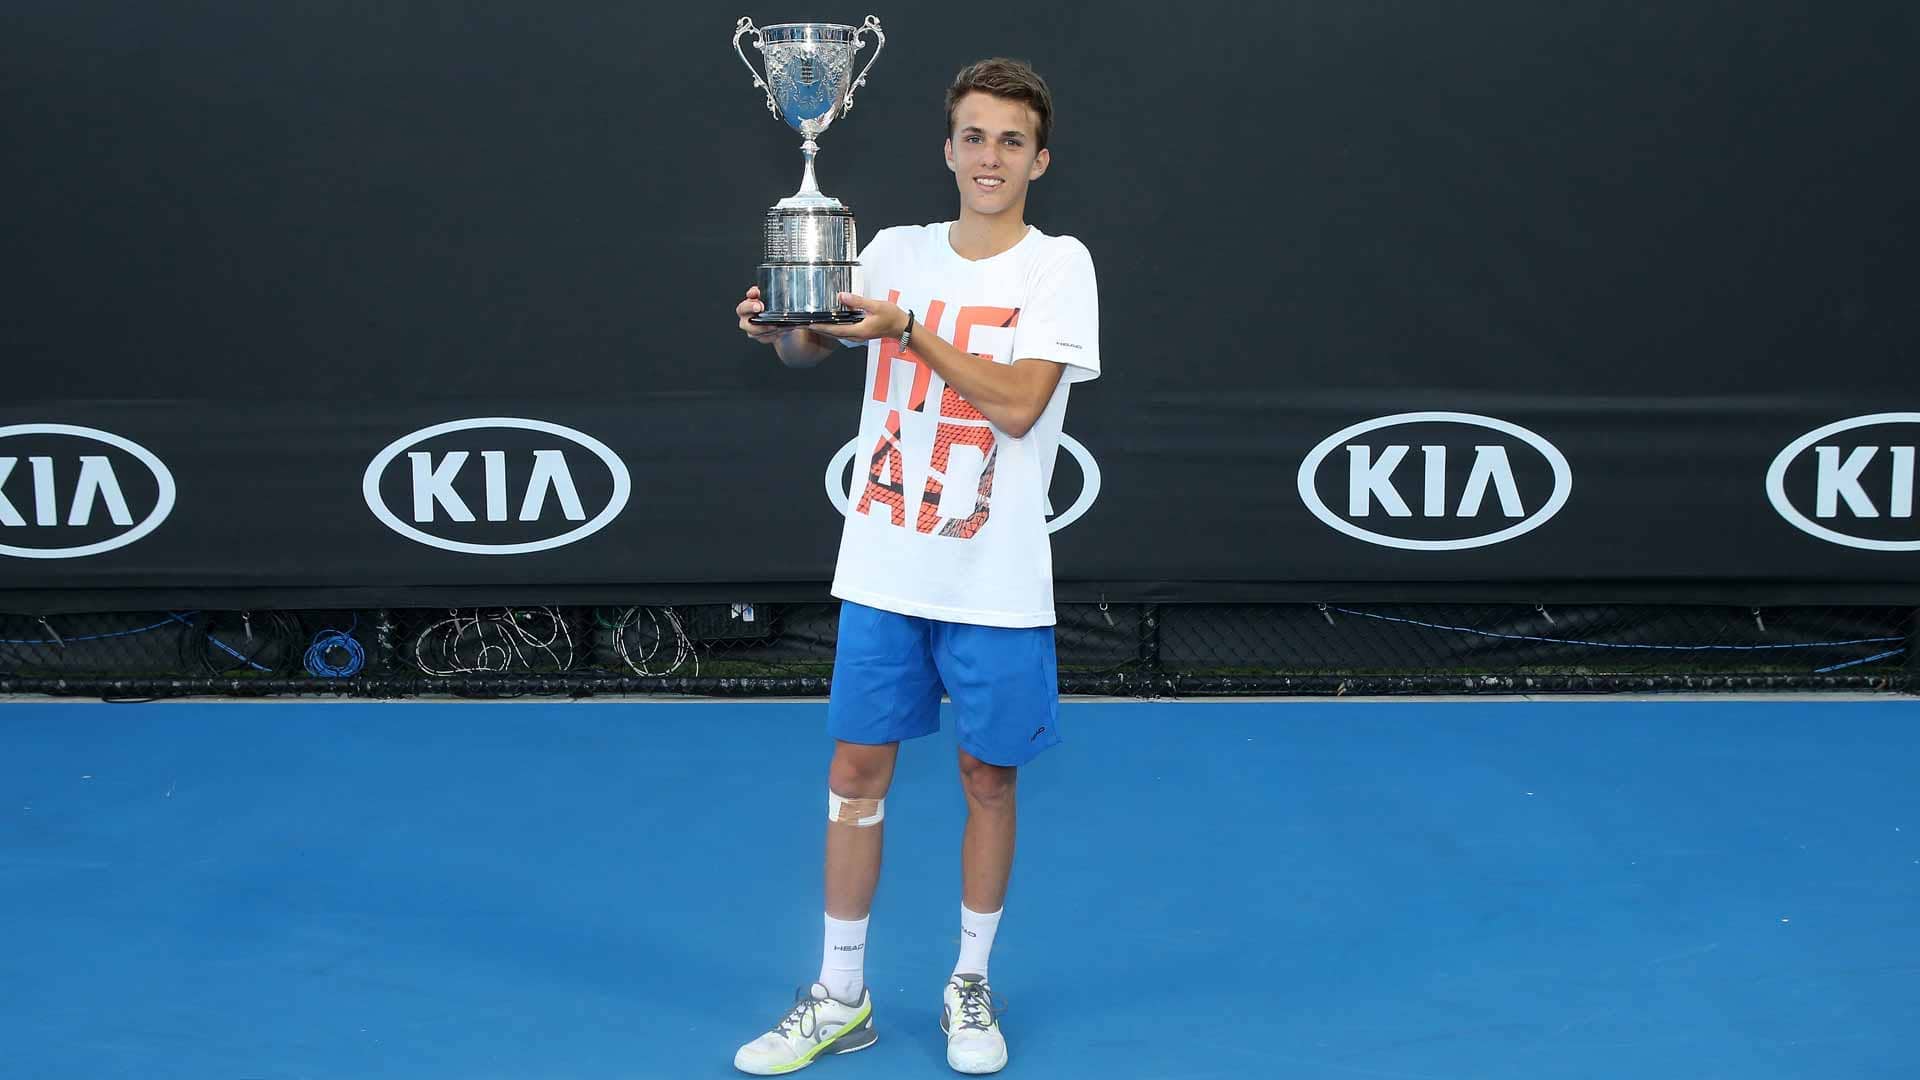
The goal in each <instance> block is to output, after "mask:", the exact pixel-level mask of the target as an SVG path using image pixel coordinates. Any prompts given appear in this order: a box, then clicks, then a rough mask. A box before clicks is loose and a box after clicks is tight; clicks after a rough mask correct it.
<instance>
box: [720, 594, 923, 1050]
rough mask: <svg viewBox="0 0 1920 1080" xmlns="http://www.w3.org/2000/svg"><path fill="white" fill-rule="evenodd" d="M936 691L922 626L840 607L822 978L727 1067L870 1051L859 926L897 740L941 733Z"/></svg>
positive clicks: (830, 717) (874, 870)
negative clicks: (868, 1048) (865, 1049)
mask: <svg viewBox="0 0 1920 1080" xmlns="http://www.w3.org/2000/svg"><path fill="white" fill-rule="evenodd" d="M941 692H942V691H941V687H940V681H939V675H938V672H937V671H936V670H935V668H934V666H933V662H932V659H931V657H930V656H929V655H928V645H927V635H926V631H925V629H924V627H922V626H921V625H919V620H911V619H907V618H905V617H904V616H898V615H893V614H891V613H888V612H881V611H875V610H874V609H872V608H866V607H862V606H861V605H858V604H847V605H844V606H843V607H842V608H841V614H840V629H839V635H838V645H837V647H836V650H835V656H834V672H833V688H832V696H831V699H830V700H829V703H828V707H827V730H828V734H830V735H832V736H833V738H834V740H835V743H834V755H833V762H832V764H831V765H830V766H829V767H828V770H827V800H826V811H827V825H826V828H827V833H826V844H825V847H826V860H825V875H824V876H825V886H826V888H825V892H826V909H827V910H826V927H825V934H824V940H823V944H822V949H821V970H820V978H819V979H818V980H817V981H815V982H814V983H813V984H812V985H811V986H805V987H802V988H801V989H800V991H799V992H798V993H797V994H796V995H795V999H794V1004H793V1007H792V1008H791V1009H789V1010H788V1011H787V1013H786V1015H785V1016H783V1017H782V1018H781V1019H780V1021H779V1022H778V1023H776V1024H775V1025H774V1027H773V1028H772V1030H770V1031H768V1032H767V1033H765V1034H763V1035H761V1036H760V1037H759V1038H756V1039H754V1040H753V1041H752V1042H750V1043H748V1044H746V1045H745V1046H742V1047H741V1048H740V1050H739V1052H738V1053H736V1054H735V1055H734V1065H735V1067H737V1068H739V1069H740V1070H741V1071H743V1072H749V1073H754V1074H757V1075H772V1074H779V1073H787V1072H792V1071H794V1070H796V1069H801V1068H805V1067H806V1066H807V1065H810V1064H812V1063H813V1061H814V1060H815V1059H816V1058H818V1057H819V1056H820V1055H822V1054H842V1053H847V1052H849V1051H852V1050H859V1049H863V1048H865V1047H867V1046H871V1045H872V1044H873V1042H874V1040H875V1038H876V1034H875V1031H874V1026H873V995H872V994H871V993H870V992H869V991H868V990H867V989H866V979H865V959H866V936H867V919H868V914H869V912H870V911H871V909H872V905H873V894H874V890H875V888H876V886H877V885H878V883H879V880H880V856H881V847H882V842H881V838H882V835H883V832H882V827H881V823H882V822H883V821H884V820H885V815H886V795H887V791H888V789H889V788H890V787H891V786H892V783H893V769H894V762H895V760H896V757H897V755H898V752H899V743H900V741H901V740H903V739H910V738H917V737H919V736H921V735H927V734H931V733H933V732H935V731H938V730H939V728H940V695H941Z"/></svg>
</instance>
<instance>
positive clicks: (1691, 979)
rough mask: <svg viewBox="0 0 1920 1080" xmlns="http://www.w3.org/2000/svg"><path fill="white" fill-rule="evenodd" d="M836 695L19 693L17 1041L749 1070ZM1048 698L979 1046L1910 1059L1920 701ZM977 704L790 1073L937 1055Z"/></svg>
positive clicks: (827, 1073) (205, 1071)
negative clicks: (813, 698) (695, 698)
mask: <svg viewBox="0 0 1920 1080" xmlns="http://www.w3.org/2000/svg"><path fill="white" fill-rule="evenodd" d="M824 717H825V705H824V703H820V702H787V703H747V702H738V703H708V702H677V703H666V702H644V701H643V702H586V703H568V702H556V701H528V702H516V703H507V704H474V703H461V702H414V703H391V704H388V703H336V702H310V703H255V704H234V703H218V702H204V703H202V702H189V703H172V704H146V705H104V704H75V703H66V702H14V703H9V704H5V705H0V732H3V733H4V735H3V737H4V741H3V742H0V746H3V747H4V754H0V822H4V824H0V940H4V942H5V946H6V947H5V948H4V949H0V965H4V967H0V1060H4V1061H5V1062H6V1064H5V1065H4V1066H0V1074H4V1075H5V1076H8V1077H19V1078H21V1080H29V1078H32V1080H39V1078H81V1080H101V1078H110V1077H139V1078H142V1080H163V1078H180V1080H189V1078H190V1080H247V1078H260V1080H293V1078H307V1077H313V1078H319V1077H328V1078H331V1077H342V1078H349V1077H350V1078H371V1077H394V1078H401V1077H404V1078H407V1080H455V1078H458V1080H487V1078H500V1080H509V1078H510V1080H534V1078H556V1080H559V1078H569V1080H571V1078H588V1077H592V1078H601V1077H605V1078H615V1077H671V1078H692V1077H715V1078H718V1077H728V1076H735V1075H738V1074H736V1073H734V1072H733V1070H732V1068H731V1064H730V1063H731V1060H732V1054H733V1050H734V1047H735V1046H737V1045H738V1044H739V1043H741V1042H743V1041H745V1040H747V1039H749V1038H751V1037H752V1036H753V1035H754V1034H755V1033H756V1032H757V1031H758V1030H760V1029H763V1028H764V1027H766V1026H767V1025H769V1024H770V1023H771V1022H772V1021H773V1020H774V1019H775V1018H776V1017H777V1016H778V1015H779V1014H780V1013H781V1012H782V1011H783V1010H784V1008H785V1007H786V1005H787V1004H788V1003H789V1002H790V1000H791V998H792V993H793V989H794V987H795V986H796V985H798V984H800V983H802V982H807V981H811V979H812V978H813V976H814V975H815V974H816V973H817V971H818V967H819V960H820V929H821V926H820V923H821V907H820V883H819V875H820V860H821V851H820V841H821V833H822V830H823V829H824V828H825V821H824V815H825V805H824V804H825V798H826V791H825V766H826V762H827V758H828V756H829V753H830V746H829V744H828V743H827V741H826V739H825V738H824V736H823V735H822V733H821V732H822V725H823V722H824ZM1062 720H1063V728H1064V733H1065V736H1066V740H1067V741H1066V742H1065V744H1064V745H1062V746H1061V747H1059V748H1058V749H1056V750H1053V751H1049V752H1048V753H1047V754H1046V755H1044V756H1043V757H1042V758H1041V759H1040V760H1039V761H1038V762H1036V763H1035V764H1034V765H1032V766H1031V767H1029V768H1028V769H1026V770H1023V773H1022V778H1021V785H1020V800H1021V834H1020V851H1019V861H1018V865H1017V867H1016V870H1015V877H1014V882H1013V889H1012V893H1011V896H1010V898H1009V901H1008V907H1007V914H1006V916H1005V919H1004V921H1003V922H1002V924H1001V928H1000V932H999V938H998V942H997V944H996V947H995V949H994V954H993V964H992V976H993V982H994V985H995V989H996V991H998V992H999V993H1000V994H1001V995H1003V996H1004V997H1006V998H1007V999H1008V1002H1009V1004H1010V1006H1011V1007H1010V1011H1009V1012H1008V1013H1007V1015H1006V1017H1005V1018H1004V1021H1003V1023H1004V1024H1005V1028H1006V1031H1007V1033H1008V1039H1009V1042H1010V1044H1011V1047H1012V1055H1013V1060H1012V1064H1011V1066H1010V1067H1009V1069H1008V1071H1007V1072H1006V1073H1004V1074H1002V1075H1006V1076H1026V1077H1035V1078H1047V1080H1092V1078H1105V1077H1192V1078H1199V1077H1208V1078H1213V1077H1220V1078H1225V1077H1260V1078H1265V1077H1289V1078H1301V1080H1312V1078H1328V1080H1349V1078H1351V1080H1360V1078H1381V1080H1495V1078H1522V1077H1524V1078H1527V1080H1546V1078H1559V1077H1595V1078H1603V1077H1604V1078H1631V1080H1655V1078H1667V1077H1672V1078H1676V1080H1679V1078H1685V1080H1705V1078H1709V1077H1726V1078H1729V1080H1735V1078H1737V1080H1770V1078H1787V1077H1794V1078H1802V1077H1804V1078H1821V1080H1828V1078H1865V1077H1888V1078H1893V1077H1902V1078H1910V1077H1913V1076H1916V1075H1920V1048H1916V1046H1915V1042H1914V1039H1913V1033H1914V1032H1915V1031H1920V785H1916V783H1915V780H1916V777H1920V701H1916V700H1915V699H1912V698H1884V697H1881V698H1871V699H1861V700H1812V699H1785V700H1769V701H1751V700H1730V699H1729V700H1681V701H1622V700H1578V701H1565V700H1560V701H1508V700H1503V701H1468V702H1459V701H1419V700H1412V701H1399V702H1336V701H1315V702H1139V703H1125V702H1085V703H1082V702H1070V703H1068V704H1066V705H1065V706H1064V707H1063V717H1062ZM952 740H953V736H952V727H951V723H949V724H948V725H947V727H946V729H945V730H944V731H943V732H942V734H941V735H940V736H936V737H932V738H929V739H925V740H921V741H920V742H918V743H912V744H909V745H908V746H907V747H906V748H905V750H904V751H903V753H902V756H901V764H900V771H899V774H898V776H897V778H896V780H895V784H894V788H893V791H892V793H891V794H890V795H889V797H888V803H887V823H886V829H887V859H886V867H885V871H884V875H883V877H882V880H881V885H880V894H879V898H878V902H877V904H876V908H875V912H874V916H873V922H872V927H871V931H870V937H869V949H870V952H869V959H868V962H867V963H868V970H867V974H868V980H869V984H870V985H871V986H873V987H874V991H875V1001H876V1014H875V1015H876V1021H877V1024H878V1030H879V1034H880V1039H879V1042H878V1043H877V1044H876V1045H875V1046H874V1047H873V1048H872V1049H869V1050H866V1051H863V1052H861V1053H858V1054H853V1055H849V1056H847V1057H844V1058H833V1059H828V1060H825V1061H823V1062H821V1063H819V1064H817V1065H815V1066H814V1067H812V1068H810V1069H808V1070H806V1071H805V1072H804V1073H803V1075H806V1076H808V1077H823V1078H845V1080H852V1078H857V1077H860V1078H882V1077H885V1078H911V1077H939V1076H952V1075H954V1074H953V1073H951V1072H950V1071H949V1070H948V1069H947V1068H946V1065H945V1061H944V1058H943V1056H942V1055H943V1048H944V1047H943V1042H942V1038H941V1035H940V1032H939V1029H938V1026H937V1015H938V1009H939V995H940V987H941V984H942V982H943V981H944V980H945V978H946V976H947V974H948V972H949V971H951V969H952V965H953V960H954V955H955V950H956V947H957V945H956V938H957V934H958V925H957V923H958V905H959V893H958V889H959V884H958V869H957V854H958V845H959V837H960V825H961V822H962V818H963V812H964V808H963V804H962V802H961V798H960V794H959V788H958V786H957V782H956V777H955V770H954V759H953V755H954V744H953V741H952ZM1903 1032H1904V1033H1905V1034H1902V1033H1903Z"/></svg>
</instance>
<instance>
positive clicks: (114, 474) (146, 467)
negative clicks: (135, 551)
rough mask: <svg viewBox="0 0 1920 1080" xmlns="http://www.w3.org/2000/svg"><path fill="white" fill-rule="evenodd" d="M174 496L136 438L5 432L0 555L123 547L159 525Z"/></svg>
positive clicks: (52, 428)
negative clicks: (135, 440) (134, 439)
mask: <svg viewBox="0 0 1920 1080" xmlns="http://www.w3.org/2000/svg"><path fill="white" fill-rule="evenodd" d="M173 497H174V489H173V473H172V472H170V471H168V469H167V466H166V465H165V463H163V462H162V461H161V460H160V459H159V458H157V457H155V456H154V455H153V453H152V452H151V451H149V450H148V449H147V448H146V447H144V446H141V445H140V444H139V443H136V442H134V441H133V440H131V439H126V438H122V437H121V436H119V435H115V434H113V433H112V432H110V431H101V430H100V429H99V428H90V427H77V426H75V425H73V424H14V425H12V426H10V427H0V555H11V556H13V557H14V558H17V559H78V558H83V557H85V556H88V555H98V554H100V553H101V552H103V551H112V550H114V549H115V548H123V547H126V546H127V545H128V544H131V543H133V542H134V541H136V540H139V539H140V538H141V537H143V536H146V535H147V534H148V533H150V532H152V531H153V530H155V529H157V528H159V527H160V523H161V522H163V521H165V520H166V519H167V515H168V514H169V513H172V511H173Z"/></svg>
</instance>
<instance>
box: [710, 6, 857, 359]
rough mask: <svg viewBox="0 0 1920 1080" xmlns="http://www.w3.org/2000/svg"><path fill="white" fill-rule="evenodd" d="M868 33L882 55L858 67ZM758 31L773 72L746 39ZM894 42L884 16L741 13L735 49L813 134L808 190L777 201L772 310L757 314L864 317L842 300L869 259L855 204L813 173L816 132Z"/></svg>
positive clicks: (768, 292)
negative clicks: (828, 18)
mask: <svg viewBox="0 0 1920 1080" xmlns="http://www.w3.org/2000/svg"><path fill="white" fill-rule="evenodd" d="M868 33H871V34H873V36H874V38H875V39H876V44H875V45H874V48H873V55H872V56H869V57H868V58H867V63H866V66H865V67H863V68H861V69H860V74H859V75H858V76H854V75H853V74H852V72H853V61H854V59H855V54H857V53H858V52H859V51H860V50H861V49H863V48H866V45H867V43H866V41H865V38H864V36H865V35H866V34H868ZM749 34H751V35H753V47H754V48H756V49H758V50H760V56H761V63H762V64H763V65H765V67H766V76H765V77H764V78H763V77H762V76H761V74H760V72H759V71H756V70H754V66H753V61H751V60H748V59H747V53H746V50H745V49H743V48H741V45H740V39H741V38H744V37H746V36H747V35H749ZM886 44H887V35H886V34H884V33H882V32H881V30H880V20H879V19H877V18H875V17H874V16H872V15H869V16H867V21H866V22H865V23H863V24H861V25H860V26H858V27H853V26H843V25H841V24H839V23H780V24H778V25H776V26H768V27H756V26H754V25H753V20H752V19H741V20H740V21H739V23H737V24H735V26H734V29H733V51H734V52H736V53H738V54H740V62H741V63H743V64H745V65H747V70H748V71H751V72H753V85H754V86H755V87H757V88H758V89H761V90H765V91H766V92H767V111H768V112H771V113H773V115H775V116H777V117H779V118H780V119H782V120H785V121H786V122H787V126H788V127H791V128H793V130H795V131H797V132H799V133H800V134H801V135H802V136H804V137H805V138H806V141H805V142H803V143H801V144H800V152H801V153H802V154H805V155H806V158H807V168H806V172H805V173H804V174H803V175H802V176H801V178H800V190H799V191H796V192H794V193H793V194H792V195H790V196H788V197H787V198H784V199H781V200H780V201H779V202H777V203H775V204H774V205H773V206H771V207H769V208H768V210H767V228H766V242H765V245H764V248H763V252H762V258H761V261H760V302H761V303H762V304H763V305H765V310H764V311H762V312H760V313H759V314H758V315H754V316H753V317H752V318H751V320H750V321H752V322H756V323H761V324H763V325H772V326H805V325H807V324H808V323H850V322H859V321H860V319H861V318H862V315H861V313H860V312H859V311H857V310H855V309H852V308H849V307H846V306H845V305H843V304H841V303H840V294H841V293H843V292H852V291H853V268H854V267H855V266H856V265H858V262H859V253H860V244H859V240H858V238H857V237H856V236H855V234H854V226H853V211H851V210H849V209H847V208H846V206H845V205H843V204H842V203H841V202H840V200H839V199H836V198H833V197H832V196H830V195H823V194H821V192H820V185H819V184H818V183H817V182H816V181H815V180H814V178H813V156H814V155H815V154H817V153H819V152H820V144H819V143H817V142H815V141H814V140H815V139H816V138H818V137H819V135H820V133H821V132H823V131H825V130H827V129H828V128H829V127H832V126H833V122H834V121H835V120H837V119H839V118H840V117H842V116H845V115H846V114H847V113H848V112H849V111H851V110H852V109H853V92H854V91H855V90H857V89H859V88H860V87H862V86H865V85H866V84H867V72H868V71H870V70H872V68H873V62H874V61H875V60H877V59H879V57H880V50H881V49H882V48H884V47H885V46H886Z"/></svg>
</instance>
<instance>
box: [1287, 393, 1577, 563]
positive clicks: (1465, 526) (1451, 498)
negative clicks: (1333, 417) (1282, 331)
mask: <svg viewBox="0 0 1920 1080" xmlns="http://www.w3.org/2000/svg"><path fill="white" fill-rule="evenodd" d="M1340 450H1344V451H1345V453H1341V454H1336V451H1340ZM1516 452H1517V453H1516ZM1409 459H1412V460H1409ZM1329 462H1333V463H1335V464H1333V465H1332V466H1331V467H1327V466H1328V463H1329ZM1403 465H1404V466H1405V467H1404V468H1403ZM1343 466H1344V467H1343ZM1323 472H1324V474H1325V475H1323ZM1297 484H1298V487H1299V491H1300V499H1301V501H1302V502H1304V503H1306V504H1307V509H1308V510H1311V511H1313V516H1314V517H1317V518H1319V519H1320V520H1321V521H1323V522H1325V523H1326V524H1327V526H1328V527H1329V528H1332V529H1335V530H1338V531H1339V532H1342V533H1345V534H1346V535H1348V536H1351V537H1353V538H1354V539H1356V540H1364V541H1366V542H1367V543H1369V544H1379V545H1380V546H1382V547H1391V548H1401V549H1403V550H1407V551H1461V550H1464V549H1466V548H1477V547H1486V546H1488V545H1490V544H1500V543H1505V542H1506V541H1508V540H1512V539H1513V538H1515V537H1517V536H1523V535H1525V534H1527V533H1530V532H1532V531H1533V530H1535V529H1537V528H1539V527H1540V526H1542V525H1544V524H1546V523H1547V521H1548V520H1549V519H1550V518H1552V517H1553V515H1555V514H1557V513H1559V512H1560V508H1561V507H1563V506H1565V505H1566V504H1567V496H1568V495H1569V494H1570V493H1571V492H1572V490H1573V470H1572V469H1570V468H1569V467H1568V466H1567V459H1566V457H1565V456H1564V455H1563V454H1561V453H1560V451H1559V450H1558V449H1557V448H1555V446H1554V445H1553V444H1552V443H1550V442H1548V441H1547V440H1546V439H1543V438H1541V437H1540V436H1539V435H1537V434H1535V433H1533V432H1531V431H1528V430H1527V429H1526V428H1523V427H1521V426H1519V425H1518V424H1512V423H1508V422H1507V421H1505V420H1497V419H1495V418H1493V417H1491V416H1476V415H1474V414H1472V413H1456V412H1418V413H1398V414H1396V415H1393V416H1382V417H1378V418H1376V419H1373V420H1367V421H1363V422H1361V423H1358V424H1354V425H1353V426H1352V427H1347V428H1342V429H1341V430H1339V431H1336V432H1334V433H1333V434H1332V435H1329V436H1327V437H1326V438H1325V439H1324V440H1322V441H1321V442H1320V444H1319V445H1318V446H1315V447H1314V448H1313V452H1312V453H1309V454H1308V455H1307V457H1306V460H1305V461H1302V462H1301V463H1300V473H1299V476H1298V479H1297ZM1323 485H1324V486H1325V489H1326V491H1325V492H1323ZM1327 493H1331V494H1332V502H1333V505H1334V506H1337V507H1339V508H1340V510H1344V511H1345V512H1344V513H1341V512H1338V511H1336V510H1335V509H1334V508H1333V507H1332V506H1329V499H1328V498H1327V497H1326V494H1327ZM1493 525H1499V526H1500V527H1499V528H1490V526H1493ZM1388 529H1391V530H1392V531H1391V532H1388V531H1385V530H1388Z"/></svg>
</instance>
